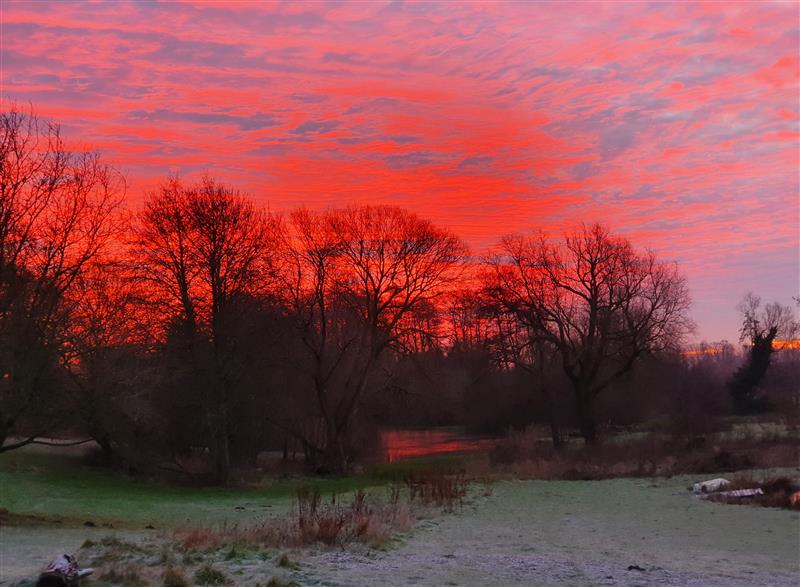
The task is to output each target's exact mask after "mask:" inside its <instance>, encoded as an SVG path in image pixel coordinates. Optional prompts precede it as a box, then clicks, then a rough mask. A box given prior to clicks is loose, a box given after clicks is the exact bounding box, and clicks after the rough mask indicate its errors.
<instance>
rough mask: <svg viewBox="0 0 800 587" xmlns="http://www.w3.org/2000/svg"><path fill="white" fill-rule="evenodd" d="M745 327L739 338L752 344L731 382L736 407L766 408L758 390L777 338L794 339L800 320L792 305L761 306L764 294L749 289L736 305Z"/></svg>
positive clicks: (746, 409)
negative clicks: (758, 294) (761, 296)
mask: <svg viewBox="0 0 800 587" xmlns="http://www.w3.org/2000/svg"><path fill="white" fill-rule="evenodd" d="M737 309H738V310H739V311H740V312H741V314H742V317H743V320H742V328H741V330H740V331H739V340H740V341H741V342H743V343H745V344H747V345H748V346H749V349H748V352H747V359H746V361H745V363H744V365H742V366H741V367H740V368H739V369H738V370H737V371H736V372H735V373H734V374H733V377H732V378H731V380H730V382H729V388H730V391H731V395H732V396H733V401H734V405H735V407H736V409H737V411H739V412H742V413H747V412H752V411H758V410H761V409H764V408H766V406H767V403H766V398H765V397H763V396H762V395H760V394H759V384H760V383H761V381H762V380H763V379H764V376H765V375H766V373H767V370H768V369H769V366H770V363H771V361H772V355H773V353H775V352H776V351H777V350H778V349H777V348H776V347H775V342H776V340H779V339H785V340H792V339H793V338H794V337H795V336H797V332H798V330H800V322H798V320H797V318H796V317H795V313H794V310H793V309H792V308H791V307H790V306H784V305H782V304H780V303H778V302H773V303H771V304H766V305H765V306H763V308H762V306H761V298H760V297H759V296H757V295H756V294H754V293H753V292H748V293H747V294H746V295H745V296H744V298H743V299H742V301H741V302H740V303H739V305H738V306H737Z"/></svg>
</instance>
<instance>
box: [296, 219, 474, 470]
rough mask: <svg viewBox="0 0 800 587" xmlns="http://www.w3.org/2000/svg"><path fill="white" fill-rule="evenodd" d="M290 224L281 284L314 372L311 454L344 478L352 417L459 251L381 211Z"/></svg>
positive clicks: (430, 229) (428, 228) (423, 225)
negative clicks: (318, 423)
mask: <svg viewBox="0 0 800 587" xmlns="http://www.w3.org/2000/svg"><path fill="white" fill-rule="evenodd" d="M291 224H292V229H293V233H292V234H291V235H290V236H289V238H288V241H287V247H286V260H287V263H286V267H285V271H284V284H285V290H286V291H287V292H289V296H288V302H289V303H290V305H291V307H292V309H293V312H294V314H295V315H296V317H297V320H298V325H299V327H300V329H301V332H302V338H303V341H304V344H305V346H306V348H307V349H308V352H309V354H310V356H311V358H312V362H313V364H314V368H313V372H312V380H313V387H314V397H315V400H316V404H317V407H318V410H319V416H320V418H321V420H322V423H323V428H324V433H323V436H322V439H321V440H322V443H321V446H316V447H314V448H313V452H314V453H317V454H320V455H321V456H322V458H323V461H324V466H325V468H327V469H329V470H335V471H341V470H344V469H345V468H346V467H347V463H348V440H349V439H348V436H349V434H350V432H351V430H350V427H351V423H352V420H353V416H354V414H355V412H356V410H357V408H358V406H359V400H360V399H361V396H362V394H363V393H364V391H365V389H366V388H367V387H368V386H369V384H370V377H371V376H373V375H374V371H375V368H376V366H377V365H378V363H379V360H380V359H381V357H382V356H383V355H384V354H385V353H386V351H387V350H389V349H391V348H398V347H401V346H402V345H403V343H406V344H407V343H408V342H409V341H411V340H419V338H418V337H417V336H415V335H418V334H419V333H418V332H416V331H417V329H418V325H419V323H418V321H417V320H414V319H411V317H412V316H415V315H416V316H417V317H418V318H419V316H420V314H419V312H420V311H421V310H425V311H429V309H430V304H431V303H432V301H433V300H435V299H436V298H437V297H438V296H439V295H441V293H442V292H443V288H444V286H445V285H446V284H447V282H448V280H449V279H451V278H452V277H453V275H454V274H455V273H456V272H457V270H458V268H459V267H460V265H461V264H462V262H463V261H464V259H465V256H466V248H465V246H464V245H463V244H462V243H461V241H460V240H459V239H458V238H456V237H455V236H454V235H452V234H450V233H449V232H446V231H444V230H441V229H439V228H436V227H435V226H433V225H432V224H431V223H430V222H427V221H425V220H421V219H420V218H418V217H417V216H415V215H414V214H411V213H409V212H406V211H404V210H401V209H400V208H394V207H388V206H375V207H373V206H362V207H349V208H345V209H342V210H335V211H330V212H326V213H313V212H310V211H308V210H298V211H296V212H295V213H294V214H293V215H292V223H291ZM305 440H306V443H307V444H313V442H312V440H310V439H309V438H308V437H306V439H305Z"/></svg>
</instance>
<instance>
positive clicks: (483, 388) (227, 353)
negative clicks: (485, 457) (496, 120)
mask: <svg viewBox="0 0 800 587" xmlns="http://www.w3.org/2000/svg"><path fill="white" fill-rule="evenodd" d="M0 132H1V133H2V136H0V157H2V159H1V160H0V165H1V166H2V170H1V173H0V377H2V378H1V379H0V447H1V448H0V451H6V450H11V449H13V448H17V447H20V446H24V445H25V444H28V443H31V442H41V441H42V440H41V439H42V438H43V437H49V436H54V435H60V436H62V437H78V438H82V437H89V438H91V439H93V440H95V441H96V442H97V443H98V445H99V446H100V447H101V448H102V451H103V454H104V456H105V458H106V459H108V460H109V461H118V462H124V463H125V464H126V465H128V466H130V467H138V468H144V467H151V466H154V465H158V466H162V467H171V468H179V469H183V470H196V471H199V472H203V473H204V474H207V475H208V476H209V478H213V479H214V480H216V481H218V482H225V481H226V480H227V479H228V478H229V475H230V472H231V469H232V468H233V467H243V466H250V465H252V464H253V463H254V462H255V459H256V458H257V456H258V454H259V453H260V452H262V451H265V450H283V451H284V454H285V455H286V456H288V454H289V453H290V452H292V453H295V452H297V451H299V452H300V453H301V454H302V456H303V458H304V459H305V462H306V463H307V464H308V465H309V466H311V467H313V468H315V469H316V470H319V471H330V472H339V471H343V470H346V469H347V468H348V466H349V465H350V464H351V463H352V462H353V461H354V460H355V459H358V458H360V457H363V456H365V453H366V451H368V450H369V447H370V446H371V445H372V444H373V440H374V435H375V433H376V430H377V429H378V428H379V427H380V426H402V425H442V424H459V425H464V426H467V427H469V428H470V429H473V430H476V431H488V432H502V431H504V430H506V429H507V428H509V427H518V428H522V427H525V426H527V425H529V424H531V423H542V424H546V425H547V426H548V428H549V430H550V432H551V436H552V442H553V444H554V445H555V446H556V447H558V446H560V445H561V444H562V443H563V441H564V439H565V436H566V434H568V433H569V431H570V430H572V429H577V430H578V431H579V433H580V435H581V436H582V437H583V439H584V440H585V442H586V443H587V444H595V443H597V442H598V441H599V439H600V430H601V428H602V427H604V426H608V425H609V424H617V425H624V424H630V423H633V422H641V421H644V420H649V419H654V418H659V417H664V416H667V417H669V419H670V422H671V423H672V426H673V428H674V429H675V430H676V432H677V433H680V434H691V433H693V431H694V430H696V429H697V428H698V426H702V424H703V422H704V421H706V420H707V418H708V415H710V414H722V413H726V412H727V411H729V410H731V409H732V408H733V407H735V408H736V409H738V410H739V411H743V412H746V411H752V410H754V409H767V408H768V407H770V406H771V407H778V408H780V409H784V408H785V409H796V405H795V404H793V403H792V402H796V398H794V399H793V394H792V392H791V389H792V386H794V388H796V386H797V381H796V380H793V379H792V377H791V372H792V371H791V369H783V370H782V369H777V370H776V369H772V370H771V371H769V372H768V370H767V368H768V367H769V360H770V356H771V354H772V352H773V351H774V348H773V343H774V341H775V340H776V338H781V337H783V338H786V337H788V336H792V335H793V333H794V332H795V331H796V321H795V320H794V318H793V314H792V312H791V310H790V309H787V308H783V307H780V306H776V305H772V304H771V305H767V306H766V309H765V311H764V312H761V311H760V309H759V303H760V300H758V299H757V298H755V297H751V298H748V300H747V301H746V307H744V306H743V308H744V309H743V313H744V315H745V326H744V328H743V331H742V335H743V339H744V338H747V339H748V341H749V342H750V343H751V344H750V349H751V350H750V351H749V355H748V359H747V361H745V363H744V364H743V365H741V366H739V363H740V362H741V360H740V359H739V358H737V356H736V354H735V353H734V352H733V350H732V348H724V349H716V350H715V352H714V353H700V354H698V355H694V356H688V355H686V354H685V353H682V350H683V348H684V347H683V344H684V340H685V336H686V335H687V334H688V333H689V332H690V330H691V327H692V325H691V323H690V322H689V320H688V318H687V312H688V309H689V293H688V290H687V288H686V284H685V281H684V278H683V277H682V275H681V274H680V272H679V270H678V268H677V267H676V266H675V265H674V264H670V263H665V262H662V261H661V260H659V259H658V258H657V257H656V256H655V255H654V254H653V253H651V252H647V251H641V250H638V249H637V248H635V247H634V245H633V244H632V243H630V242H629V241H628V240H626V239H624V238H622V237H620V236H618V235H615V234H613V233H611V232H609V231H608V230H607V229H606V228H604V227H602V226H599V225H577V226H576V228H575V229H573V230H572V231H570V232H569V233H568V234H567V235H566V236H565V237H563V238H553V237H549V236H547V235H544V234H539V235H536V236H532V237H529V236H509V237H506V238H504V239H502V240H501V242H500V243H499V245H498V246H497V247H496V248H495V249H494V250H493V252H492V254H490V255H487V256H486V257H485V258H482V259H476V257H474V256H471V255H470V253H469V251H468V250H467V247H466V246H465V245H464V243H463V242H462V241H461V240H460V239H459V238H458V237H457V236H455V235H454V234H451V233H450V232H448V231H447V230H444V229H441V228H439V227H436V226H434V225H433V224H431V223H430V222H428V221H426V220H424V219H421V218H419V217H417V216H416V215H414V214H413V213H411V212H408V211H405V210H402V209H400V208H396V207H391V206H348V207H343V208H339V209H331V210H325V211H313V210H308V209H304V208H300V209H296V210H294V211H292V212H291V213H288V214H285V215H277V214H273V213H270V212H267V211H266V210H264V209H262V208H259V207H258V206H256V205H255V204H254V202H253V200H251V199H250V198H249V197H247V196H246V195H244V194H240V193H239V192H238V191H237V190H235V189H233V188H231V187H229V186H226V185H223V184H221V183H219V182H217V181H216V180H214V179H212V178H209V177H206V178H203V179H202V180H201V181H199V182H197V183H184V182H182V181H181V180H179V179H177V178H171V179H168V180H166V181H165V182H164V183H163V185H162V186H161V188H160V189H159V190H158V191H156V192H155V193H150V194H147V195H146V198H145V202H144V204H143V206H142V207H141V208H140V209H139V210H137V211H135V212H131V211H127V212H125V211H123V209H122V208H121V206H120V202H121V201H122V197H123V195H124V181H123V179H122V177H120V175H119V174H118V173H117V172H115V171H114V170H113V169H112V168H111V167H109V166H108V165H106V164H104V163H103V162H102V160H101V159H100V158H99V157H98V156H97V155H96V154H91V153H78V154H76V153H72V152H70V151H68V150H67V149H66V147H65V146H64V144H63V141H62V140H61V138H60V135H59V130H58V127H56V126H54V125H51V124H47V123H44V122H42V121H41V120H39V119H37V118H36V117H35V116H33V115H31V114H28V113H25V112H22V111H20V110H18V109H16V108H11V109H10V110H8V111H6V112H4V113H3V114H2V124H1V128H0ZM795 366H796V365H795ZM737 367H739V368H738V370H737V371H736V372H735V374H734V370H735V369H736V368H737ZM770 376H771V377H772V378H773V381H772V382H771V383H770V381H769V377H770ZM765 378H766V379H765ZM765 380H766V381H767V383H768V384H771V385H772V387H773V388H774V389H775V390H777V391H773V392H772V395H773V397H769V398H768V397H766V395H765V392H764V390H765V389H767V388H768V387H767V384H765ZM726 382H728V383H727V385H728V387H727V388H726ZM786 390H789V391H786ZM787 398H788V399H787ZM732 400H734V401H732ZM770 402H771V403H770ZM781 402H783V403H781ZM193 467H195V468H194V469H193Z"/></svg>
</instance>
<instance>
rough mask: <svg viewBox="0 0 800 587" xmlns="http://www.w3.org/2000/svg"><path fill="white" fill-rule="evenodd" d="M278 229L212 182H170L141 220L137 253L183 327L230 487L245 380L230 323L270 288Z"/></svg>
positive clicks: (217, 462) (168, 312)
mask: <svg viewBox="0 0 800 587" xmlns="http://www.w3.org/2000/svg"><path fill="white" fill-rule="evenodd" d="M277 226H278V222H277V220H276V218H274V217H273V216H271V215H270V214H268V213H266V212H263V211H261V210H258V209H256V208H255V207H254V206H253V204H252V203H251V202H250V201H249V200H248V199H247V198H245V197H244V196H242V195H241V194H239V193H238V192H237V191H235V190H233V189H230V188H228V187H225V186H223V185H220V184H218V183H216V182H215V181H214V180H212V179H210V178H204V179H203V180H202V181H201V182H200V183H198V184H197V185H194V186H190V187H184V186H183V185H182V184H181V183H180V182H179V181H178V180H176V179H173V180H169V181H168V182H167V183H166V184H165V185H164V186H162V188H161V191H160V192H159V193H157V194H152V195H150V197H149V198H148V201H147V203H146V204H145V208H144V210H143V211H142V213H141V214H140V218H139V226H138V229H137V234H136V238H135V244H134V254H135V256H136V257H137V258H138V259H139V260H140V261H139V262H140V264H141V267H142V268H143V270H144V276H145V279H147V280H149V281H150V282H151V283H152V284H153V285H154V289H155V291H156V292H158V295H157V296H156V297H155V298H154V301H155V302H156V303H158V304H161V306H160V308H159V310H160V311H161V312H162V313H163V314H164V316H165V317H166V318H167V320H168V324H167V325H172V326H174V325H175V324H178V325H179V327H180V328H179V330H180V331H181V333H182V337H183V340H184V342H185V344H186V347H187V351H188V352H187V356H188V361H189V363H190V368H191V371H192V373H193V376H194V379H195V383H196V388H197V389H199V390H204V392H203V395H204V397H203V404H204V406H205V413H206V419H207V421H206V426H207V428H208V432H209V434H210V436H211V443H210V444H211V446H210V447H209V448H210V450H211V453H212V455H213V459H214V467H215V475H216V479H217V480H218V481H219V482H222V483H224V482H226V481H227V478H228V475H229V472H230V449H229V445H230V435H231V433H232V428H231V422H230V421H229V408H230V406H229V397H230V394H231V392H232V390H233V389H234V388H235V387H236V385H237V382H238V378H239V376H240V375H241V374H240V373H239V372H238V370H237V368H236V365H237V363H236V360H235V358H236V340H235V337H232V336H230V335H229V334H230V329H229V322H230V318H231V316H232V313H233V312H235V311H236V308H237V304H238V303H239V302H240V301H241V300H243V299H244V298H246V297H248V296H253V295H260V294H261V293H264V292H265V291H266V289H267V288H268V285H269V282H270V275H271V255H272V246H273V243H274V240H275V231H276V229H277ZM206 352H207V353H208V357H206V356H205V355H204V353H206ZM206 358H207V359H208V360H206ZM207 363H208V364H207Z"/></svg>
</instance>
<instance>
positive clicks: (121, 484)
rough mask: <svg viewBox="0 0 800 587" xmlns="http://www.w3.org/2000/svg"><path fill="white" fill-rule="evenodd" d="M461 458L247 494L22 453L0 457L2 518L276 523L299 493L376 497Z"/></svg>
mask: <svg viewBox="0 0 800 587" xmlns="http://www.w3.org/2000/svg"><path fill="white" fill-rule="evenodd" d="M464 458H465V457H463V456H440V457H429V458H421V459H415V460H408V461H402V462H397V463H387V464H382V465H375V466H372V467H369V468H368V469H367V470H366V471H365V473H364V474H362V475H357V476H349V477H324V478H320V477H301V478H292V479H279V480H276V479H265V480H264V481H263V482H262V483H260V484H258V485H257V486H254V487H248V488H220V487H192V486H181V485H174V484H172V485H170V484H167V483H162V482H158V481H152V480H146V479H145V480H143V479H140V478H133V477H130V476H128V475H125V474H122V473H119V472H115V471H110V470H108V469H103V468H100V467H95V466H91V465H89V464H87V463H86V461H85V459H84V458H82V457H81V456H80V455H77V454H75V453H69V452H66V451H65V452H58V451H57V450H54V449H49V448H47V449H45V448H42V447H25V448H23V449H19V450H15V451H11V452H8V453H5V454H3V455H0V487H2V488H3V493H2V505H3V507H4V508H6V509H7V510H8V511H9V512H12V513H13V514H24V515H25V516H35V519H36V520H39V521H41V520H44V521H45V522H46V521H47V520H48V519H51V518H52V522H53V523H54V524H57V525H59V526H64V527H66V526H80V525H82V524H84V523H86V524H87V525H94V526H101V525H102V526H107V527H113V528H116V529H119V528H139V529H141V528H145V527H147V526H152V527H153V528H156V529H165V528H166V529H169V528H180V527H185V526H198V525H204V524H206V525H210V524H221V523H238V522H252V521H253V520H254V519H258V518H263V517H267V516H273V515H282V514H285V513H286V512H288V511H290V510H291V508H292V506H293V501H294V497H295V495H296V493H297V490H298V489H299V488H301V487H307V488H309V489H312V490H316V491H318V492H319V493H320V495H322V496H330V495H332V494H334V493H335V494H337V495H343V494H348V493H352V492H353V491H356V490H359V489H367V490H369V489H370V488H371V489H372V490H375V491H380V489H379V488H380V486H383V485H386V484H388V483H392V482H397V481H402V480H404V479H405V478H407V477H408V476H409V475H411V474H413V473H416V472H419V471H422V470H431V469H433V470H448V471H449V470H454V469H458V468H460V467H461V466H462V465H463V462H464ZM31 519H34V518H31ZM19 520H20V521H19V522H18V524H21V525H26V522H25V521H24V519H22V518H19Z"/></svg>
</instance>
